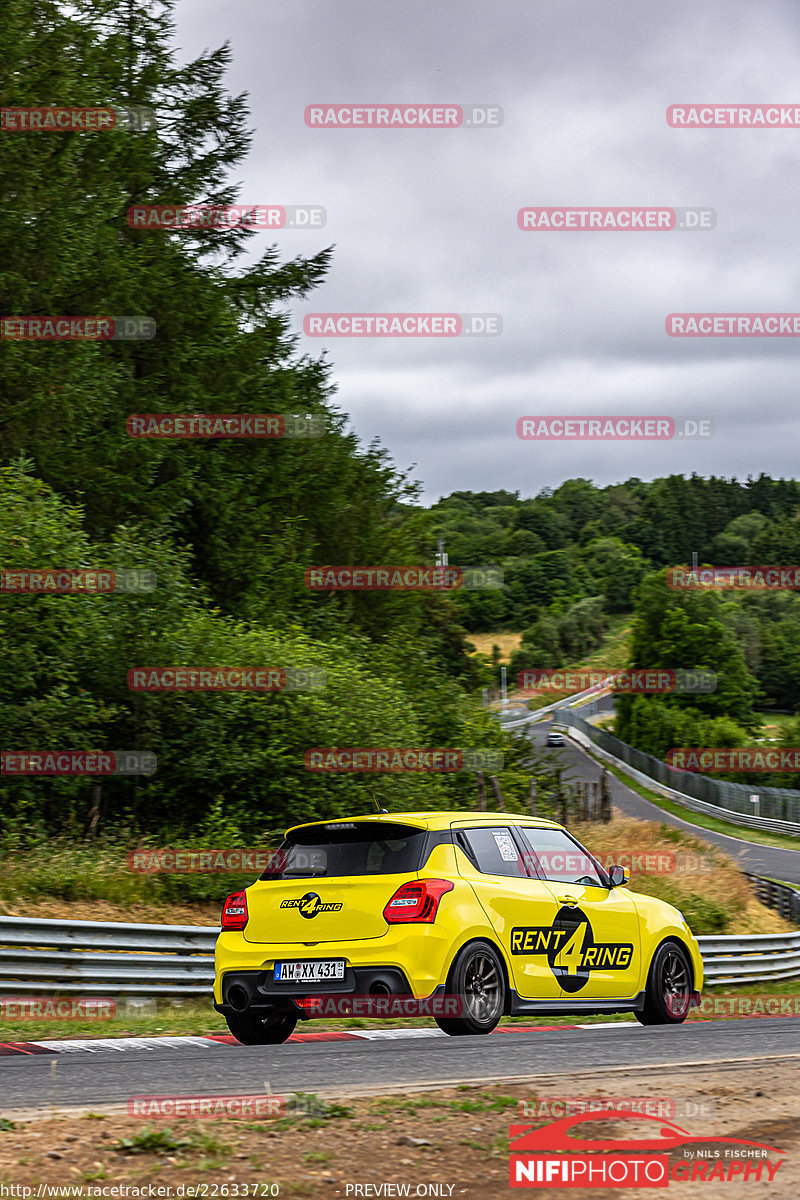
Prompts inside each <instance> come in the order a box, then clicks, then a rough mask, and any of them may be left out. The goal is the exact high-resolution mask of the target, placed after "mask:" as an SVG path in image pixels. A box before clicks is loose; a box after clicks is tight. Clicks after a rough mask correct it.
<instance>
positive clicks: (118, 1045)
mask: <svg viewBox="0 0 800 1200" xmlns="http://www.w3.org/2000/svg"><path fill="white" fill-rule="evenodd" d="M630 1023H631V1022H629V1021H606V1022H604V1023H597V1024H591V1025H501V1026H499V1027H498V1028H497V1029H495V1030H494V1033H493V1034H491V1035H490V1036H492V1037H493V1036H494V1034H497V1033H553V1032H556V1031H558V1030H561V1029H608V1028H609V1027H612V1028H613V1027H615V1026H617V1025H629V1024H630ZM447 1036H448V1035H447V1034H446V1033H445V1032H444V1031H443V1030H441V1029H414V1028H412V1029H331V1030H328V1031H325V1030H316V1029H315V1030H309V1032H308V1033H302V1032H301V1033H293V1034H292V1036H291V1037H290V1038H288V1039H287V1040H288V1041H289V1042H364V1041H366V1042H379V1041H400V1040H402V1039H404V1038H446V1037H447ZM239 1044H240V1043H239V1042H237V1040H236V1038H235V1037H233V1035H232V1034H230V1033H209V1034H206V1035H204V1036H202V1037H185V1036H183V1037H124V1038H111V1037H110V1038H52V1039H48V1040H44V1041H38V1042H0V1057H3V1056H7V1055H10V1054H29V1055H35V1054H75V1053H78V1052H81V1051H85V1052H87V1053H89V1054H97V1053H103V1052H105V1053H107V1054H112V1053H115V1052H117V1053H119V1052H125V1051H126V1050H173V1049H182V1048H188V1047H190V1046H194V1047H202V1048H205V1049H208V1048H209V1047H211V1046H214V1045H217V1046H238V1045H239Z"/></svg>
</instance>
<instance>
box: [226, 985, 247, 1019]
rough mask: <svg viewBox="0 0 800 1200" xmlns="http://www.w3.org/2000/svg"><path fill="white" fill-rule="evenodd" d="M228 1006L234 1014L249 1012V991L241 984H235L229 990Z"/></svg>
mask: <svg viewBox="0 0 800 1200" xmlns="http://www.w3.org/2000/svg"><path fill="white" fill-rule="evenodd" d="M228 1004H230V1006H231V1008H232V1009H233V1011H234V1012H238V1013H243V1012H247V1010H248V1008H249V1007H250V997H249V996H248V994H247V989H246V988H244V987H243V986H242V984H241V983H234V984H233V985H232V986H231V987H230V988H229V989H228Z"/></svg>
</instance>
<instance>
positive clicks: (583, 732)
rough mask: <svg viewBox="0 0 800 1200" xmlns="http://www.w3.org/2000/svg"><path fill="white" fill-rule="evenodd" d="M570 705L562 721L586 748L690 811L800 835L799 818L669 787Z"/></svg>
mask: <svg viewBox="0 0 800 1200" xmlns="http://www.w3.org/2000/svg"><path fill="white" fill-rule="evenodd" d="M571 708H572V706H571V705H570V706H566V705H565V706H564V707H563V708H562V709H561V710H560V712H559V713H558V714H557V716H558V719H559V721H561V722H562V723H563V724H564V725H566V726H568V727H569V729H570V736H571V737H572V738H574V740H575V741H576V742H578V744H579V745H581V746H583V748H584V749H591V751H592V753H593V754H595V755H597V757H598V758H600V759H602V760H603V761H604V762H608V763H611V764H612V765H613V766H615V767H618V768H619V769H620V770H622V771H624V772H625V774H626V775H630V777H631V778H632V779H636V780H638V782H639V783H643V784H644V785H645V786H646V787H648V788H650V790H651V791H653V792H656V793H657V794H659V795H661V796H666V797H667V798H668V799H670V800H674V801H675V802H676V803H677V804H680V805H681V807H682V808H688V809H689V810H690V811H691V812H697V813H703V814H704V815H705V816H708V817H717V818H718V819H721V820H724V821H727V822H729V824H731V825H739V826H743V827H744V828H746V829H765V830H768V831H769V832H770V833H782V834H785V835H787V836H789V837H792V836H798V835H800V822H797V821H784V820H782V819H780V818H778V817H754V816H750V814H749V813H741V812H736V811H735V810H734V809H731V808H725V807H724V806H723V805H721V804H711V803H709V802H708V801H706V800H699V799H698V798H697V797H696V796H690V795H687V793H686V792H680V791H678V789H677V788H674V787H670V786H669V784H667V783H664V782H663V781H662V780H660V779H658V778H656V777H655V776H653V775H651V774H648V772H647V771H643V770H640V769H639V768H638V767H635V766H633V765H632V764H631V763H629V762H627V761H626V760H625V759H624V758H620V757H619V756H618V755H617V754H614V753H613V751H612V750H610V749H608V744H609V743H610V744H611V745H614V744H616V746H617V747H619V746H625V743H624V742H620V741H619V739H618V738H615V737H614V736H613V735H612V734H610V733H607V732H606V731H605V730H603V729H596V728H595V727H594V725H590V724H589V722H588V721H585V720H584V719H583V718H582V717H579V716H578V715H577V714H576V713H574V712H572V711H570V710H571ZM627 749H628V750H630V751H631V754H638V753H639V752H638V751H635V750H633V748H632V747H630V746H628V747H627ZM643 757H647V758H649V757H650V756H649V755H646V756H643ZM653 761H655V760H653ZM661 765H662V766H663V767H664V772H665V773H667V772H668V771H669V768H668V767H667V765H666V763H662V764H661ZM677 773H678V774H680V775H682V776H685V775H686V772H683V771H681V772H677ZM698 778H700V779H705V780H708V781H709V782H711V783H714V782H715V781H714V780H713V779H709V777H708V776H705V775H702V776H699V777H698ZM770 790H772V791H775V790H777V789H774V788H773V789H764V788H762V789H761V792H760V794H761V795H762V796H763V795H764V792H765V791H770ZM798 850H799V851H800V842H799V843H798Z"/></svg>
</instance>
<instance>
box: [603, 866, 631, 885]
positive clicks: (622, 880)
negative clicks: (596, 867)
mask: <svg viewBox="0 0 800 1200" xmlns="http://www.w3.org/2000/svg"><path fill="white" fill-rule="evenodd" d="M608 875H609V878H610V880H611V886H612V887H625V885H626V884H627V883H630V881H631V873H630V871H629V870H628V868H627V867H619V866H617V867H612V868H611V870H610V871H609V872H608Z"/></svg>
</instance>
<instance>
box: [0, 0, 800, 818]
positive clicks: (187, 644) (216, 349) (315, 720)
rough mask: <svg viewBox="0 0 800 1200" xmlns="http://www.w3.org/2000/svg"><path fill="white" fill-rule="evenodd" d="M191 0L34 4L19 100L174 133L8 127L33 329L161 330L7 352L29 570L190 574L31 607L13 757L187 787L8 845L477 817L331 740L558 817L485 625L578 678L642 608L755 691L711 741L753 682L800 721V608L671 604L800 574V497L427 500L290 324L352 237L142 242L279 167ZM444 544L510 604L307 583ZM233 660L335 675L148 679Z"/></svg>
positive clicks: (185, 234)
mask: <svg viewBox="0 0 800 1200" xmlns="http://www.w3.org/2000/svg"><path fill="white" fill-rule="evenodd" d="M170 7H171V6H170V3H168V2H167V0H135V2H134V0H124V2H123V3H122V4H120V3H118V2H117V3H111V0H74V2H73V3H70V4H69V5H68V6H62V5H60V4H58V3H56V2H54V0H7V2H6V4H5V7H4V14H3V15H4V20H3V23H2V26H0V104H2V105H3V106H31V105H39V104H58V105H59V106H67V105H111V106H114V107H123V108H124V107H128V106H131V105H143V106H148V107H151V108H153V109H154V110H155V112H156V117H157V125H156V128H155V129H151V130H147V131H144V132H136V131H133V130H126V129H118V130H115V131H114V132H113V133H103V134H99V133H97V134H82V133H70V134H66V133H58V134H42V135H33V134H31V135H22V134H19V135H8V136H4V139H3V149H4V155H3V158H2V159H1V160H0V196H1V197H2V215H1V216H0V312H2V314H3V315H15V314H16V315H29V314H42V315H44V314H50V315H66V314H69V315H76V316H77V315H87V316H92V315H95V316H97V315H127V314H142V315H147V316H149V317H151V318H152V319H153V320H154V321H155V323H156V329H157V332H156V336H155V337H154V338H153V339H152V340H150V341H140V342H135V341H132V342H92V341H84V342H53V343H39V342H30V341H13V340H6V341H4V342H3V343H2V347H3V348H2V355H0V398H1V401H2V411H1V412H0V463H2V466H1V467H0V566H2V567H3V568H4V569H15V568H16V569H31V568H41V567H45V566H49V567H57V568H65V567H75V566H77V567H87V568H88V567H99V566H105V567H109V568H114V569H126V568H144V569H147V570H150V571H153V572H155V574H156V576H157V578H158V587H157V589H156V590H155V591H154V592H149V593H143V594H121V595H99V596H85V595H77V596H63V595H62V596H42V595H36V596H20V595H11V594H5V595H2V596H0V636H1V637H2V645H3V653H2V659H0V720H2V730H3V733H2V745H3V749H4V750H12V751H13V750H43V749H48V748H49V749H69V748H75V749H89V748H110V749H116V750H149V751H152V752H154V753H155V754H156V756H157V758H158V771H157V773H156V774H155V775H154V776H152V777H149V778H140V779H136V780H130V779H129V780H120V779H104V780H102V781H92V780H91V779H87V778H81V777H76V778H55V779H41V778H38V779H36V778H15V779H11V778H9V777H4V778H3V779H2V781H0V827H2V831H3V833H4V835H5V836H6V837H7V838H8V837H15V836H18V835H20V834H21V833H22V832H23V831H24V832H26V833H29V834H37V833H38V834H41V833H42V831H46V832H47V833H48V834H55V833H63V834H65V835H76V834H78V835H80V834H82V833H84V832H85V831H86V829H87V828H91V829H92V830H93V831H96V830H97V829H99V830H100V831H108V830H112V831H113V830H116V831H119V832H124V831H126V835H127V834H129V835H130V836H138V835H140V834H143V833H148V832H149V833H154V832H156V831H160V832H161V833H164V832H167V831H168V832H169V833H171V834H172V833H174V834H175V836H176V837H177V836H180V835H181V834H182V833H185V832H187V831H188V832H190V833H195V834H197V833H198V832H199V831H204V836H205V833H207V832H208V831H209V830H210V829H213V828H216V825H215V824H214V823H215V822H217V821H218V819H219V820H222V821H223V824H224V833H225V836H226V837H228V838H230V837H238V836H240V835H242V836H248V837H256V836H263V835H265V833H267V832H271V831H273V830H274V829H275V828H277V827H279V826H280V825H281V824H285V823H287V822H289V821H293V820H301V819H304V818H309V817H315V816H329V815H334V814H339V813H343V812H352V811H363V810H364V808H365V807H367V806H368V803H369V799H368V797H369V793H370V792H371V791H374V795H375V799H376V801H377V802H379V803H382V804H385V805H386V807H388V808H393V809H400V808H403V807H409V806H410V807H415V808H420V807H423V808H424V807H434V808H439V807H442V806H445V805H459V806H462V805H463V806H472V805H473V804H474V796H475V783H474V779H472V778H471V777H469V776H467V775H464V774H461V775H451V776H437V775H411V774H403V775H389V776H387V775H379V776H375V777H372V778H371V780H370V781H368V783H365V782H364V779H363V777H360V776H352V775H350V776H348V775H324V776H312V775H310V774H309V772H308V771H306V769H305V767H304V753H305V751H306V750H307V749H308V748H311V747H313V746H326V745H333V746H335V745H338V746H386V745H389V746H392V745H397V746H419V747H426V746H428V747H436V746H465V747H485V748H501V747H502V748H503V749H504V752H505V754H506V769H505V770H504V771H503V772H502V774H501V777H500V778H501V785H502V788H503V793H504V795H505V796H506V798H507V800H508V802H509V806H510V807H520V806H524V805H525V804H526V803H527V795H528V785H529V780H530V775H531V772H532V773H533V774H534V775H535V776H536V777H537V778H538V780H539V783H540V786H541V789H542V804H543V805H544V806H545V808H544V810H546V806H547V804H549V803H551V801H552V795H553V791H554V787H555V782H554V778H553V774H552V770H551V768H550V767H549V766H548V765H547V763H542V762H538V761H536V760H535V759H532V758H531V752H530V750H529V749H526V748H525V747H523V746H522V745H518V744H516V743H515V742H514V741H513V739H512V738H510V737H507V736H505V735H503V734H502V733H501V731H500V729H499V728H498V726H497V724H496V723H495V722H494V719H493V718H491V717H490V716H489V714H488V713H487V712H485V710H483V709H482V708H481V707H480V704H479V702H478V700H477V699H476V695H477V693H478V689H479V687H480V685H481V684H484V683H488V682H489V681H490V678H491V676H490V675H489V674H488V672H487V670H486V669H485V668H484V667H482V666H481V665H480V664H479V663H477V662H476V661H475V660H474V659H472V658H470V657H469V655H468V653H467V643H466V641H465V630H473V631H478V630H486V629H497V628H501V627H503V626H506V627H511V628H514V629H521V630H524V638H523V646H522V649H521V651H520V652H519V654H518V656H517V658H516V659H515V669H519V668H521V667H523V666H539V665H545V666H546V665H554V666H555V665H560V664H562V663H563V662H566V661H569V660H574V659H575V658H576V657H580V656H581V655H584V654H586V653H588V652H589V651H591V650H592V649H594V648H595V647H596V646H597V645H598V644H599V643H600V641H601V639H602V636H603V633H604V630H605V627H606V621H607V618H608V616H609V615H612V614H616V613H624V612H628V611H631V610H632V609H633V607H634V604H635V602H636V597H637V595H639V594H640V595H641V600H640V608H639V610H638V616H637V622H638V624H637V634H636V639H637V640H636V642H635V646H634V655H635V656H636V657H639V658H642V660H643V661H644V659H647V658H648V656H650V658H652V656H653V655H654V654H655V655H656V656H661V657H660V658H659V659H658V661H661V659H662V658H663V659H664V661H666V658H667V657H668V656H669V655H675V654H679V655H682V656H685V657H686V658H687V659H688V661H686V664H685V665H689V666H711V667H714V668H716V669H719V670H720V671H723V672H724V680H725V682H724V686H723V687H722V689H721V690H720V691H719V692H718V693H717V694H715V695H714V696H713V697H707V698H703V700H702V703H701V704H699V705H698V706H696V708H695V710H693V716H692V719H693V720H696V719H697V714H698V713H699V714H700V715H701V716H702V717H703V719H705V720H708V721H709V722H710V723H711V724H710V726H709V731H708V737H709V738H713V737H721V736H723V734H725V735H726V736H727V735H728V734H730V735H731V736H734V735H733V733H732V732H731V730H729V729H725V728H724V727H723V725H721V724H719V723H720V722H724V721H728V722H734V723H735V728H736V730H737V731H741V730H744V731H745V732H746V731H747V730H749V729H750V727H751V725H752V721H753V704H754V700H755V695H756V689H755V684H754V680H755V681H757V682H758V683H759V684H760V686H761V687H762V689H763V691H764V693H765V694H766V695H767V696H768V697H769V698H770V699H771V700H772V701H773V702H774V703H776V704H778V705H783V706H787V707H794V706H795V705H796V703H797V699H798V693H800V683H798V679H799V678H800V676H798V671H797V667H798V666H800V621H799V620H798V616H799V615H800V614H799V613H798V609H797V604H796V603H795V599H796V598H795V597H794V596H777V597H775V596H772V597H762V598H758V597H751V598H745V599H732V600H729V599H725V600H721V599H720V598H718V597H702V598H700V599H699V600H698V601H697V605H696V606H693V605H694V601H693V600H692V599H691V598H687V597H683V598H682V599H676V598H675V597H667V598H666V599H665V598H664V595H663V591H664V589H663V585H662V583H661V582H659V580H658V577H657V576H656V577H654V576H653V575H652V574H651V573H652V572H653V571H658V570H660V569H661V568H663V567H664V566H665V565H667V564H669V563H682V562H686V561H689V560H690V558H691V554H692V552H693V551H696V552H698V553H699V555H700V557H701V561H703V560H709V561H714V562H718V563H736V562H757V561H771V562H797V561H800V557H799V556H800V533H798V522H797V520H796V519H795V513H796V510H797V508H798V504H800V487H799V486H798V485H797V484H795V483H794V482H791V481H790V482H786V481H779V482H776V481H773V480H770V479H768V478H766V477H764V476H762V477H760V478H759V479H757V480H748V481H747V482H746V483H744V484H742V483H739V482H737V481H735V480H724V479H716V478H712V479H708V480H705V479H700V478H698V477H696V476H693V477H692V478H691V479H684V478H682V477H678V476H673V477H670V478H668V479H661V480H656V481H654V482H652V483H644V482H642V481H641V480H638V479H630V480H628V481H626V482H625V483H620V484H617V485H614V486H611V487H606V488H597V487H595V486H594V485H593V484H591V483H590V482H589V481H587V480H584V479H573V480H568V481H567V482H565V483H564V484H562V485H561V487H559V488H557V489H556V490H555V491H544V492H542V493H541V494H540V495H539V496H537V497H536V498H534V499H521V498H520V496H519V494H518V493H510V492H506V491H498V492H493V493H471V492H456V493H454V494H453V495H451V496H449V497H447V498H445V499H442V500H440V501H439V503H437V504H435V505H434V506H433V507H432V508H431V509H428V510H426V509H424V508H422V507H421V505H420V504H419V500H418V494H417V488H416V486H415V485H412V484H410V483H409V481H408V479H407V478H406V477H405V476H403V475H402V474H401V473H399V472H398V471H397V470H396V469H395V468H394V466H393V465H392V463H391V460H390V458H389V456H388V454H387V452H386V451H385V450H383V449H382V448H381V447H380V445H378V444H374V445H370V446H368V447H364V446H362V445H361V444H360V443H359V442H358V440H357V439H356V437H355V436H354V435H353V433H352V432H350V431H349V430H348V426H347V418H346V416H345V415H344V414H342V413H341V412H339V411H338V410H337V408H336V406H335V404H334V401H333V388H332V386H331V384H330V382H329V369H330V368H329V366H328V365H327V364H326V363H325V362H321V361H317V360H313V359H311V358H309V357H308V356H306V355H304V354H302V353H301V352H300V350H299V348H298V345H297V339H296V338H295V337H294V336H293V335H292V334H291V331H290V317H289V306H290V305H291V304H293V303H296V302H298V301H300V300H302V299H304V298H305V297H306V296H307V295H308V294H309V293H310V291H311V290H312V289H313V288H314V287H315V286H317V285H318V284H319V283H320V281H321V280H322V279H323V278H324V275H325V272H326V271H327V270H328V269H329V266H330V261H331V258H330V250H329V249H328V248H320V249H317V250H316V252H312V253H310V255H309V256H308V257H302V256H298V257H297V258H295V259H293V260H291V261H283V260H282V259H281V256H280V254H279V252H278V250H277V249H276V248H275V247H274V246H269V247H267V248H265V249H264V248H262V249H261V250H260V252H259V253H258V254H253V253H251V252H252V250H253V247H254V245H255V244H256V243H253V240H252V239H253V238H256V239H257V238H259V237H261V236H263V235H261V234H259V233H254V232H253V231H246V230H242V229H238V230H237V229H232V230H231V229H228V230H223V229H212V230H203V231H198V230H185V231H181V232H163V231H162V232H154V231H152V230H142V229H133V228H131V227H130V226H129V224H128V222H127V219H126V214H127V211H128V209H129V207H130V206H132V205H134V204H153V205H156V204H170V205H174V204H187V203H205V204H227V203H231V202H234V201H235V200H236V199H237V190H236V188H235V187H234V186H232V185H231V184H230V182H229V180H230V179H231V177H232V173H233V172H234V171H235V168H236V167H237V166H238V164H240V163H241V161H242V159H243V157H244V155H245V154H246V153H247V151H248V148H249V146H250V131H249V128H248V119H249V117H248V111H247V103H246V97H244V96H236V97H234V96H230V95H228V94H227V92H226V90H225V86H224V76H225V72H226V69H227V66H228V64H229V58H230V54H229V50H228V48H227V47H222V48H221V49H219V50H217V51H213V52H208V51H206V52H204V53H203V54H202V55H201V56H200V57H199V58H198V59H196V60H194V61H193V62H190V63H188V64H186V65H184V66H179V65H177V64H176V62H175V60H174V58H173V56H172V52H171V49H170V47H171V44H172V41H173V30H172V25H171V17H170ZM147 412H160V413H196V412H222V413H236V412H240V413H253V412H296V413H301V414H306V415H313V416H315V417H316V418H318V419H320V420H321V422H322V423H323V425H324V429H325V433H324V435H323V436H321V437H318V438H298V439H291V440H289V439H284V440H275V441H263V440H261V441H260V440H221V441H204V440H179V439H155V440H153V439H150V440H134V439H132V438H130V437H129V436H128V435H127V433H126V429H125V422H126V418H127V417H128V416H129V415H130V414H133V413H147ZM437 537H444V538H445V539H446V543H447V549H448V552H449V557H450V562H451V563H453V564H455V565H460V566H470V565H475V566H480V565H484V564H487V563H497V564H499V565H500V566H502V568H503V571H504V574H505V586H504V588H503V589H500V590H486V591H465V592H463V593H459V594H456V595H454V596H448V595H441V594H424V593H393V594H370V593H329V594H325V595H321V594H313V593H311V592H310V591H309V590H308V589H307V588H306V587H305V584H304V569H305V568H306V567H307V566H310V565H314V564H323V563H341V564H365V565H366V564H376V563H387V564H398V565H399V564H406V563H420V564H425V563H430V562H431V561H432V559H433V552H434V548H435V545H436V539H437ZM681 614H683V615H681ZM681 622H684V624H681ZM686 623H688V624H686ZM682 662H683V659H682V660H681V663H673V662H672V661H671V660H670V664H669V665H682ZM213 665H219V666H230V667H236V666H241V667H288V666H291V667H295V668H307V667H308V668H314V669H316V670H318V671H324V672H325V674H326V678H327V686H325V687H324V688H321V689H319V690H315V691H307V692H302V691H301V692H285V693H280V694H275V695H270V696H263V695H262V696H258V695H252V694H246V693H242V694H214V693H211V694H205V693H204V694H197V693H179V694H135V693H132V692H131V691H130V690H129V688H128V686H127V672H128V670H129V669H131V668H133V667H148V666H150V667H174V666H190V667H191V666H195V667H196V666H213ZM644 703H645V707H644V708H642V707H641V704H640V702H639V701H637V702H636V703H635V704H634V705H632V706H630V711H625V712H624V713H623V715H622V720H623V722H627V726H626V728H627V729H628V732H629V734H630V736H631V737H635V738H636V739H638V740H639V741H643V742H647V743H648V745H650V744H653V745H656V744H657V745H659V746H660V745H661V744H662V743H663V742H664V739H665V738H666V737H668V736H673V734H674V733H675V732H677V726H676V727H675V729H672V728H670V729H669V730H668V731H666V726H665V724H664V723H665V722H666V723H667V724H668V723H669V722H670V721H673V722H677V721H678V719H679V715H680V714H681V712H682V711H683V710H682V709H681V703H680V702H679V701H678V700H677V699H676V700H675V701H674V702H673V701H672V700H670V701H666V702H663V704H664V705H665V707H664V710H663V711H665V712H667V713H668V715H667V716H666V717H665V716H663V713H662V710H661V709H659V708H657V707H656V706H657V705H659V704H661V703H662V702H661V701H655V702H653V703H652V704H651V702H650V701H645V702H644ZM637 705H639V707H637ZM684 709H685V706H684ZM686 711H688V709H686ZM653 713H655V714H656V715H655V716H653V715H652V714H653ZM659 714H660V715H659ZM676 714H678V715H676ZM711 744H714V743H713V741H712V742H711ZM90 814H92V815H90ZM220 814H222V816H220ZM209 823H210V824H209ZM209 836H210V834H209Z"/></svg>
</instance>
